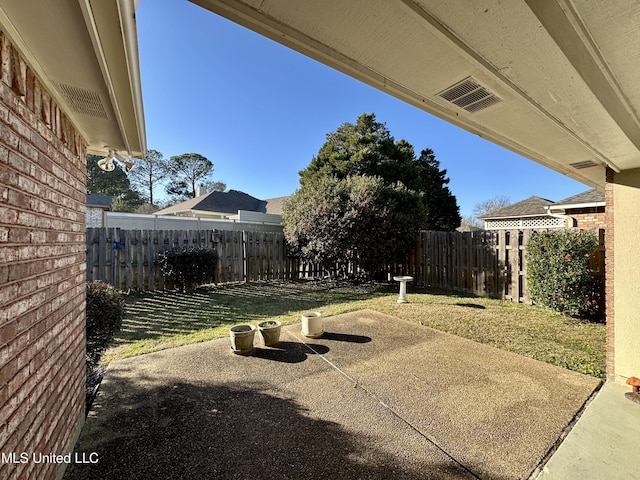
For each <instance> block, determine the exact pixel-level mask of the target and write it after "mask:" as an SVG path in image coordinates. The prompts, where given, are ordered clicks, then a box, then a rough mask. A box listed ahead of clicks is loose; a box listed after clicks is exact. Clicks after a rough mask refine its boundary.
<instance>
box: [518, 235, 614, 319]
mask: <svg viewBox="0 0 640 480" xmlns="http://www.w3.org/2000/svg"><path fill="white" fill-rule="evenodd" d="M597 248H598V238H597V237H596V235H594V234H593V233H589V232H580V231H577V230H552V231H547V232H537V233H534V234H533V235H532V236H531V238H530V239H529V241H528V242H527V247H526V256H527V282H528V289H529V295H530V296H531V299H532V300H533V301H534V302H535V303H537V304H540V305H544V306H547V307H550V308H552V309H554V310H557V311H558V312H561V313H565V314H567V315H571V316H580V317H595V316H598V315H600V314H601V313H602V312H600V311H599V305H600V302H599V296H600V293H599V289H598V280H597V278H596V277H595V276H594V274H593V271H592V268H591V266H590V259H591V257H592V256H593V255H594V254H595V252H596V250H597Z"/></svg>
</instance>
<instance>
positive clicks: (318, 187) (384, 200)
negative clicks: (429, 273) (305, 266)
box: [282, 176, 425, 278]
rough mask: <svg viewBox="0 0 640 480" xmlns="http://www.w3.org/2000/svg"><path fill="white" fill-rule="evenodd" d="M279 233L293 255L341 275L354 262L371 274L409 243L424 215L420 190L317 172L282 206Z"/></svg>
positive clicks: (402, 253) (401, 257) (381, 269)
mask: <svg viewBox="0 0 640 480" xmlns="http://www.w3.org/2000/svg"><path fill="white" fill-rule="evenodd" d="M282 215H283V219H284V236H285V238H286V240H287V244H288V245H289V247H290V248H291V251H292V252H293V253H294V255H297V256H299V257H300V258H302V259H304V260H307V261H310V262H314V263H319V264H321V265H322V266H323V268H325V269H326V270H327V271H331V270H332V268H334V267H335V266H336V265H337V266H338V267H339V270H340V271H342V273H343V274H346V273H347V272H348V271H349V270H350V268H349V266H350V265H352V264H353V263H354V262H355V263H356V264H357V265H358V266H359V267H360V268H361V269H362V270H363V271H364V272H366V273H367V274H368V275H369V277H370V278H374V277H375V275H376V274H379V272H385V271H386V268H387V266H389V265H392V264H394V263H401V262H402V261H403V260H404V259H405V257H406V256H407V255H408V254H409V252H410V251H411V249H412V248H413V247H414V246H415V241H416V240H415V233H416V232H417V231H418V229H419V226H420V224H421V223H420V222H421V221H423V220H424V217H425V209H424V204H423V203H422V197H421V195H420V194H418V193H416V192H414V191H411V190H408V189H407V188H405V187H404V186H403V185H402V184H401V183H397V184H394V185H388V184H386V183H385V182H384V180H382V179H381V178H379V177H368V176H353V177H347V178H345V179H338V178H335V177H320V178H319V179H317V180H315V181H313V182H311V181H309V182H307V183H305V184H304V186H302V187H301V188H299V189H298V190H296V192H295V193H294V194H293V195H292V196H291V197H290V198H289V199H288V200H287V201H286V202H285V203H284V205H283V212H282Z"/></svg>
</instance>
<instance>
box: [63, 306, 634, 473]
mask: <svg viewBox="0 0 640 480" xmlns="http://www.w3.org/2000/svg"><path fill="white" fill-rule="evenodd" d="M324 327H325V331H326V333H325V335H324V336H323V337H322V338H319V339H306V338H303V337H301V335H300V325H299V324H297V325H289V326H287V327H285V328H284V332H283V338H282V340H283V342H282V343H281V344H280V345H279V346H278V347H276V348H267V347H257V348H256V350H255V352H254V354H253V355H251V356H237V355H233V354H232V353H231V352H230V347H229V340H228V339H226V338H225V339H219V340H214V341H210V342H206V343H201V344H196V345H190V346H186V347H181V348H175V349H171V350H165V351H162V352H158V353H153V354H149V355H144V356H141V357H136V358H131V359H126V360H121V361H117V362H114V363H112V364H111V365H110V367H109V370H108V371H107V374H106V376H105V379H104V381H103V384H102V386H101V388H100V392H99V394H98V397H97V399H96V401H95V403H94V407H93V409H92V411H91V412H90V414H89V418H88V419H87V422H86V424H85V427H84V430H83V433H82V435H81V438H80V441H79V443H78V445H77V447H76V450H77V452H79V453H82V454H85V455H87V456H88V455H89V454H91V453H97V458H99V461H98V462H97V463H95V464H76V465H71V466H70V467H69V469H68V470H67V473H66V475H65V479H67V480H74V479H94V478H96V479H97V478H100V479H121V478H130V479H146V478H149V479H178V478H194V479H195V478H215V479H227V478H228V479H234V478H235V479H249V478H257V479H289V478H290V479H303V478H308V479H315V478H331V479H351V478H353V479H355V478H362V479H365V478H366V479H393V478H404V479H447V478H456V479H460V478H469V479H472V478H486V479H488V478H491V479H518V478H524V479H526V478H530V477H532V476H536V475H538V473H540V471H541V465H542V464H543V463H544V461H545V460H546V459H547V458H548V455H549V454H550V453H551V452H552V451H554V450H555V446H556V443H557V442H558V439H559V438H560V437H561V436H562V435H563V432H565V431H566V428H567V426H568V425H569V424H571V422H572V421H573V420H574V418H575V416H576V414H578V412H580V411H581V409H582V407H583V406H584V404H585V402H587V401H588V400H589V399H590V397H591V396H592V394H593V393H594V391H596V390H597V389H598V388H599V386H600V381H599V380H597V379H595V378H592V377H588V376H584V375H580V374H577V373H574V372H571V371H568V370H564V369H562V368H558V367H554V366H551V365H549V364H546V363H542V362H538V361H535V360H532V359H528V358H525V357H522V356H518V355H514V354H511V353H508V352H504V351H502V350H497V349H495V348H492V347H490V346H487V345H482V344H479V343H475V342H472V341H469V340H465V339H462V338H460V337H456V336H453V335H449V334H446V333H442V332H439V331H436V330H432V329H429V328H427V327H422V326H420V325H418V324H415V323H408V322H406V321H403V320H400V319H397V318H394V317H389V316H386V315H383V314H380V313H377V312H373V311H360V312H355V313H350V314H345V315H339V316H335V317H330V318H326V319H325V321H324ZM256 345H258V342H257V338H256ZM623 400H624V398H623ZM627 402H628V401H627ZM628 403H629V404H630V405H631V406H633V407H640V406H639V405H636V404H632V403H631V402H628ZM638 410H639V413H640V408H638ZM94 458H96V457H95V455H94ZM545 478H561V477H545ZM562 478H566V477H562ZM581 478H586V477H584V476H582V477H581Z"/></svg>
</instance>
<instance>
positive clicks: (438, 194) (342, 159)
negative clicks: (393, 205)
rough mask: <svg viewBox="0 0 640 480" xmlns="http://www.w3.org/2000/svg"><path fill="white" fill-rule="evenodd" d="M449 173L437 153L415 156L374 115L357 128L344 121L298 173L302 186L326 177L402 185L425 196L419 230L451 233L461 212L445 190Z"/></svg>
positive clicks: (365, 116) (363, 118)
mask: <svg viewBox="0 0 640 480" xmlns="http://www.w3.org/2000/svg"><path fill="white" fill-rule="evenodd" d="M446 174H447V171H446V170H440V162H439V161H438V160H437V159H436V157H435V154H434V152H433V150H431V149H424V150H422V151H421V153H420V156H419V157H416V154H415V150H414V148H413V146H412V145H411V144H410V143H409V142H407V141H406V140H399V141H397V142H396V141H395V139H394V138H393V137H392V136H391V133H390V132H389V130H388V129H387V127H386V126H385V124H383V123H380V122H377V121H376V118H375V115H374V114H362V115H360V116H359V117H358V119H357V121H356V123H355V124H351V123H344V124H342V125H341V126H340V127H339V128H338V129H337V130H336V131H335V132H332V133H329V134H327V140H326V142H325V143H324V145H322V147H321V148H320V150H319V152H318V154H317V155H316V156H315V157H313V158H312V160H311V163H310V164H309V166H307V168H305V169H304V170H302V171H301V172H300V184H301V186H302V187H304V186H305V185H306V184H309V183H313V182H314V181H316V180H317V179H318V178H321V177H326V176H335V177H336V178H338V179H344V178H346V177H348V176H361V175H367V176H376V177H380V178H381V179H383V180H384V182H386V183H387V184H389V185H394V184H396V183H397V182H401V183H402V184H403V185H404V186H406V187H407V188H408V189H410V190H413V191H415V192H417V193H420V194H422V201H423V205H424V212H425V215H424V218H423V219H421V220H420V221H419V223H418V225H417V226H418V227H419V228H423V229H430V230H447V231H448V230H454V229H456V228H457V227H458V226H459V225H460V212H459V207H458V204H457V201H456V198H455V196H454V195H453V194H452V193H451V191H450V190H449V188H448V187H447V186H446V185H447V184H448V183H449V179H448V178H447V177H446Z"/></svg>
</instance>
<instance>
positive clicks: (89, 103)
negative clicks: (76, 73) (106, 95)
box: [57, 83, 109, 120]
mask: <svg viewBox="0 0 640 480" xmlns="http://www.w3.org/2000/svg"><path fill="white" fill-rule="evenodd" d="M57 86H58V89H59V90H60V93H61V94H62V96H63V97H64V99H65V100H66V101H67V102H68V103H69V106H70V107H71V109H72V110H73V111H74V112H76V113H81V114H83V115H89V116H90V117H97V118H103V119H105V120H107V119H108V118H109V117H108V116H107V112H106V111H105V109H104V105H103V104H102V100H100V95H98V94H97V93H96V92H92V91H91V90H85V89H84V88H80V87H74V86H72V85H66V84H64V83H58V85H57Z"/></svg>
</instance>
